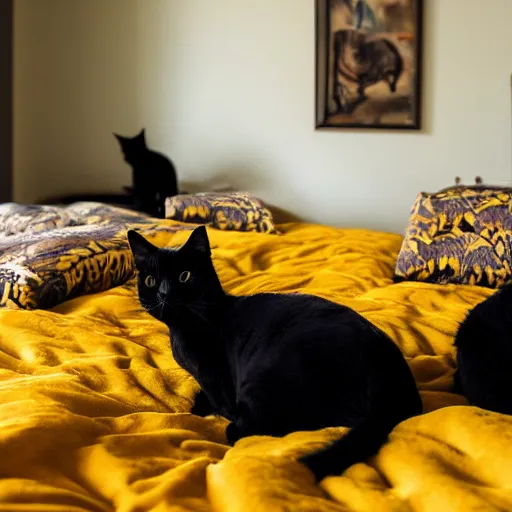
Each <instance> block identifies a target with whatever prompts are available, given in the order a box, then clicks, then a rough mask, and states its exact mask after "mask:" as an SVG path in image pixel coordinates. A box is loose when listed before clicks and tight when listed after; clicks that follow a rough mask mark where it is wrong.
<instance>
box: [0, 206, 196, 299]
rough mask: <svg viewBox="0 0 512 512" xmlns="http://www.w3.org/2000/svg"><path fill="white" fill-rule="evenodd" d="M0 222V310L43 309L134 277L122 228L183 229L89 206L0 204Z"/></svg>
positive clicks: (128, 212) (113, 209)
mask: <svg viewBox="0 0 512 512" xmlns="http://www.w3.org/2000/svg"><path fill="white" fill-rule="evenodd" d="M2 215H3V216H4V217H2ZM0 219H2V221H3V222H5V223H6V224H7V225H8V227H5V225H4V226H2V228H3V229H0V307H7V308H14V309H38V308H39V309H48V308H51V307H54V306H56V305H58V304H60V303H61V302H63V301H65V300H68V299H71V298H74V297H78V296H81V295H86V294H89V293H95V292H100V291H104V290H107V289H109V288H111V287H114V286H118V285H121V284H123V283H125V282H126V281H127V280H128V279H130V277H131V276H132V275H133V258H132V254H131V251H130V249H129V246H128V243H127V240H126V230H127V229H142V230H144V234H145V235H148V236H150V237H153V236H157V237H158V236H159V234H160V233H163V234H165V235H168V233H169V232H170V233H173V232H175V231H178V230H180V229H183V227H180V226H176V225H175V226H171V225H166V224H165V222H164V223H163V224H162V223H161V221H156V219H152V218H151V217H149V216H147V215H142V214H139V213H137V212H133V211H131V210H125V209H122V208H117V207H113V206H109V205H106V204H101V203H88V202H84V203H75V204H72V205H70V206H68V207H65V208H64V207H52V206H39V205H34V206H32V205H31V206H27V205H20V204H14V203H10V204H4V205H0ZM190 229H191V228H190ZM165 238H168V236H166V237H165Z"/></svg>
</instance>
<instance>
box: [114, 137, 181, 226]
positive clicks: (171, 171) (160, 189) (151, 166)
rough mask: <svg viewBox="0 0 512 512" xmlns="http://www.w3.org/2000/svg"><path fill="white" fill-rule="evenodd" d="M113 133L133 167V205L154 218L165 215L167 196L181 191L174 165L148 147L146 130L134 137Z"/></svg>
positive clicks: (125, 157) (127, 161)
mask: <svg viewBox="0 0 512 512" xmlns="http://www.w3.org/2000/svg"><path fill="white" fill-rule="evenodd" d="M114 136H115V137H116V139H117V141H118V142H119V145H120V146H121V151H122V152H123V155H124V159H125V161H126V163H127V164H129V165H130V167H131V168H132V182H133V187H132V195H133V206H134V207H135V209H136V210H138V211H141V212H145V213H148V214H149V215H152V216H153V217H164V216H165V212H164V203H165V199H166V198H167V197H171V196H175V195H177V194H178V183H177V178H176V169H175V167H174V164H173V163H172V162H171V161H170V160H169V159H168V158H167V157H166V156H164V155H162V154H161V153H157V152H156V151H152V150H150V149H149V148H148V147H147V145H146V137H145V130H141V132H140V133H138V134H137V135H136V136H135V137H122V136H121V135H118V134H116V133H114Z"/></svg>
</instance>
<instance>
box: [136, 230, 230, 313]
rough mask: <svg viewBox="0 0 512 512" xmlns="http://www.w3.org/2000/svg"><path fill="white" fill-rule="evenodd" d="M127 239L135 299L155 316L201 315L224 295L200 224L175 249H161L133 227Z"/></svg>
mask: <svg viewBox="0 0 512 512" xmlns="http://www.w3.org/2000/svg"><path fill="white" fill-rule="evenodd" d="M128 242H129V244H130V248H131V250H132V253H133V257H134V260H135V267H136V269H137V280H138V291H139V300H140V302H141V304H142V306H143V308H144V309H145V310H146V311H147V312H148V313H150V314H151V315H153V316H154V317H155V318H157V319H158V320H161V321H163V322H164V323H172V322H173V321H174V320H175V319H176V318H179V317H180V316H183V314H184V313H185V314H188V315H187V317H188V316H189V315H196V316H197V317H199V318H201V317H205V316H206V313H207V311H208V310H209V309H211V307H212V306H215V305H216V304H219V302H220V301H221V300H222V298H223V297H225V295H224V292H223V290H222V287H221V284H220V282H219V279H218V277H217V273H216V272H215V268H214V266H213V263H212V259H211V250H210V243H209V241H208V235H207V233H206V228H205V227H204V226H201V227H198V228H196V229H195V230H194V231H193V232H192V234H191V235H190V237H189V239H188V241H187V242H186V243H185V244H184V245H183V246H182V247H181V248H179V249H169V248H165V249H161V248H158V247H156V246H154V245H153V244H152V243H150V242H149V241H148V240H146V239H145V238H144V237H143V236H142V235H140V234H139V233H137V232H136V231H132V230H130V231H128Z"/></svg>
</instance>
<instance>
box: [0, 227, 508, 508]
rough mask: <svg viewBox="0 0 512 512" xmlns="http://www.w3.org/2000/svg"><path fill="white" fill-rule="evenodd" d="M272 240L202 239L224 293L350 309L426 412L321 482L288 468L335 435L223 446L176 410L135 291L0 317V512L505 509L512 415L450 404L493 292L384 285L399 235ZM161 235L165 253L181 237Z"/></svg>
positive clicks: (160, 349)
mask: <svg viewBox="0 0 512 512" xmlns="http://www.w3.org/2000/svg"><path fill="white" fill-rule="evenodd" d="M283 230H284V234H283V236H271V235H261V234H254V233H252V234H251V233H228V232H219V231H213V230H209V234H210V238H211V241H212V245H213V247H214V257H215V265H216V268H217V270H218V272H219V275H220V278H221V281H222V283H223V284H224V286H225V288H226V289H227V290H228V291H230V292H232V293H235V294H250V293H254V292H259V291H282V292H291V291H299V290H300V291H305V292H310V293H314V294H318V295H321V296H324V297H327V298H329V299H333V300H335V301H338V302H340V303H344V304H347V305H349V306H351V307H353V308H355V309H356V310H357V311H359V312H360V313H362V314H363V315H365V316H366V317H367V318H368V319H370V320H371V321H373V322H375V324H377V325H378V326H379V327H381V328H382V329H384V330H385V331H386V332H387V333H389V335H390V336H391V337H392V338H393V339H394V340H395V341H396V343H397V344H398V345H399V346H400V347H401V349H402V350H403V352H404V354H405V356H406V357H407V358H408V360H409V362H410V365H411V367H412V369H413V371H414V374H415V376H416V379H417V382H418V384H419V386H420V388H421V392H422V397H423V400H424V405H425V414H424V415H422V416H420V417H417V418H414V419H410V420H408V421H405V422H404V423H402V424H401V425H399V426H398V427H397V428H396V429H395V430H394V432H393V433H392V435H391V436H390V440H389V442H388V443H387V444H385V445H384V446H383V447H382V449H381V450H380V452H379V454H378V455H377V456H376V457H374V458H373V459H371V460H368V461H366V462H365V463H361V464H357V465H355V466H353V467H352V468H350V469H349V470H348V471H347V472H345V474H344V475H343V476H337V477H331V478H327V479H325V480H324V481H323V482H322V483H321V484H320V485H316V484H315V483H314V482H313V479H312V476H311V475H310V474H309V472H308V471H307V470H306V469H305V468H303V467H302V466H301V465H300V464H298V463H296V462H295V457H296V456H297V455H298V454H302V453H305V452H308V451H309V450H312V449H314V448H315V447H318V446H319V445H321V444H322V443H324V442H325V441H327V440H328V439H332V438H334V437H336V436H339V435H342V433H343V431H344V430H343V429H328V430H324V431H321V432H310V433H304V432H302V433H301V432H297V433H294V434H291V435H289V436H287V437H286V438H284V439H272V438H258V437H253V438H247V439H245V440H242V441H240V442H239V443H238V444H237V445H236V446H235V447H234V448H233V449H231V450H229V449H228V447H227V446H226V444H225V438H224V429H225V426H226V422H225V421H224V420H222V419H218V418H214V417H209V418H205V419H204V418H198V417H194V416H192V415H190V414H189V413H188V412H187V411H188V410H190V406H191V399H192V397H193V395H194V393H195V392H196V390H197V385H196V384H195V382H194V381H193V380H192V379H191V378H190V377H189V376H188V375H187V374H186V373H185V372H184V371H183V370H181V369H180V368H179V367H178V366H177V365H176V364H175V363H174V362H173V359H172V356H171V352H170V347H169V340H168V334H167V331H166V328H165V327H164V326H163V325H161V324H160V323H159V322H157V321H156V320H154V319H152V318H151V317H150V316H149V315H147V314H146V313H144V312H143V311H142V310H141V308H140V306H139V304H138V301H137V297H136V291H135V288H134V283H133V282H131V283H128V284H127V285H126V286H123V287H119V288H116V289H112V290H110V291H108V292H104V293H101V294H98V295H94V296H88V297H82V298H79V299H76V300H73V301H70V302H67V303H65V304H62V305H61V306H59V307H57V308H56V309H55V310H53V311H51V312H50V311H1V312H0V379H1V381H0V477H1V479H0V511H3V510H9V511H20V510H27V511H35V510H38V511H39V510H51V511H66V512H78V511H111V510H118V511H122V512H128V511H131V512H135V511H140V512H142V511H159V512H161V511H162V512H163V511H173V512H174V511H176V512H178V511H180V512H182V511H204V512H206V511H243V512H259V511H262V512H263V511H264V512H273V511H297V512H302V511H308V512H309V511H310V512H322V511H332V512H334V511H340V512H341V511H357V512H360V511H361V512H362V511H368V512H381V511H382V512H384V511H386V512H388V511H393V512H398V511H400V512H402V511H403V512H405V511H433V512H439V511H445V510H446V511H451V510H461V511H473V510H479V511H483V510H485V511H487V510H512V417H507V416H503V415H499V414H493V413H489V412H485V411H482V410H479V409H476V408H471V407H468V406H466V405H465V402H464V400H463V399H462V398H461V397H458V396H456V395H453V394H450V393H449V388H450V385H451V378H452V374H453V368H454V365H453V351H452V346H451V343H452V337H453V334H454V332H455V330H456V328H457V323H458V322H459V321H460V320H461V319H462V318H463V317H464V315H465V313H466V312H467V310H468V309H469V308H470V307H472V306H473V305H475V304H477V303H478V302H479V301H481V300H483V299H484V298H485V297H487V296H488V295H490V293H492V292H491V291H490V290H487V289H483V288H476V287H469V286H451V285H449V286H434V285H428V284H418V283H402V284H392V280H391V277H392V275H393V267H394V263H395V259H396V255H397V252H398V250H399V247H400V243H401V237H400V236H397V235H392V234H383V233H375V232H370V231H359V230H342V229H334V228H327V227H320V226H313V225H299V224H288V225H285V226H283ZM158 236H159V237H160V239H157V240H156V242H157V243H159V244H161V245H164V244H167V243H170V244H173V245H174V244H180V243H182V242H183V241H184V240H185V239H186V237H187V236H188V233H185V232H179V233H177V234H175V235H168V234H167V235H166V234H160V235H158ZM166 237H167V238H166ZM171 237H172V238H171ZM312 341H314V340H312ZM204 342H205V343H208V340H204ZM307 405H308V404H304V406H305V407H307Z"/></svg>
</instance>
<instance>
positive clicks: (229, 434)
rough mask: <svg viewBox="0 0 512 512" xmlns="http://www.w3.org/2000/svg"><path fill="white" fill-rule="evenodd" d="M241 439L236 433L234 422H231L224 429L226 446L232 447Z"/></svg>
mask: <svg viewBox="0 0 512 512" xmlns="http://www.w3.org/2000/svg"><path fill="white" fill-rule="evenodd" d="M240 437H242V436H241V435H240V432H239V431H238V427H237V426H236V423H235V422H231V423H230V424H229V425H228V426H227V427H226V438H227V440H228V444H229V445H231V446H233V445H234V444H235V443H236V442H237V441H238V440H239V439H240Z"/></svg>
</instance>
